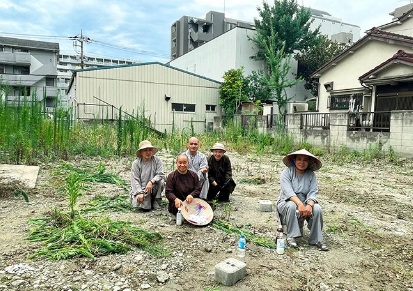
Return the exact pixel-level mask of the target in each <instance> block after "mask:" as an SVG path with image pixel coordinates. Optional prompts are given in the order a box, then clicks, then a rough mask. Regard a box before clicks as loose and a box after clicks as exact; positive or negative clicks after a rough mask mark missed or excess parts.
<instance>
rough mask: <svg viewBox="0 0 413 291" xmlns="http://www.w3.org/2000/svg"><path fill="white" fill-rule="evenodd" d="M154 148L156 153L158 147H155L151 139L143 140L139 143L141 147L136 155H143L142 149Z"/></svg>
mask: <svg viewBox="0 0 413 291" xmlns="http://www.w3.org/2000/svg"><path fill="white" fill-rule="evenodd" d="M144 149H153V154H156V152H157V151H158V149H157V148H156V147H154V146H153V145H152V144H151V142H150V141H149V140H143V141H141V142H140V143H139V149H138V150H137V151H136V156H138V157H141V156H142V155H141V150H144Z"/></svg>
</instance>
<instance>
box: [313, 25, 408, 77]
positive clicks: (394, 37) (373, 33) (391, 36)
mask: <svg viewBox="0 0 413 291" xmlns="http://www.w3.org/2000/svg"><path fill="white" fill-rule="evenodd" d="M372 39H374V40H378V41H385V42H392V43H396V44H400V45H402V46H403V45H404V46H406V47H412V46H413V37H410V36H406V35H402V34H396V33H391V32H387V31H384V30H381V29H379V28H376V27H373V28H372V29H370V30H369V31H368V32H367V34H366V35H365V36H364V37H363V38H361V39H360V40H359V41H357V42H355V43H354V44H353V45H352V46H350V47H348V48H347V49H345V50H344V51H343V52H342V53H341V54H339V55H337V56H336V57H334V58H333V59H331V60H330V61H329V62H327V63H325V64H324V65H323V66H321V67H320V68H318V69H317V70H316V71H315V72H314V73H313V74H312V77H313V78H317V77H319V75H320V74H321V73H323V72H325V71H326V70H328V69H329V68H330V67H331V66H332V65H335V64H337V63H338V62H339V61H341V60H342V59H344V58H345V57H346V56H348V55H349V54H351V53H354V51H356V50H357V49H358V48H360V47H361V46H363V45H364V44H365V43H366V42H367V41H369V40H372Z"/></svg>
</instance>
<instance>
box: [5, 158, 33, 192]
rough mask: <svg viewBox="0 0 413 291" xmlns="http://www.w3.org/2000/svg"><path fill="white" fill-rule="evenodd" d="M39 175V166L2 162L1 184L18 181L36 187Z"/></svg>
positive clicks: (31, 187) (29, 186)
mask: <svg viewBox="0 0 413 291" xmlns="http://www.w3.org/2000/svg"><path fill="white" fill-rule="evenodd" d="M38 175H39V167H38V166H25V165H7V164H0V183H1V184H5V183H8V182H13V181H18V182H20V183H22V184H23V185H25V186H26V187H27V188H30V189H33V188H35V187H36V181H37V176H38Z"/></svg>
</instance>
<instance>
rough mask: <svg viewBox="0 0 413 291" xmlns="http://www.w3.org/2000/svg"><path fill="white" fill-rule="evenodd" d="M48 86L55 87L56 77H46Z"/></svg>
mask: <svg viewBox="0 0 413 291" xmlns="http://www.w3.org/2000/svg"><path fill="white" fill-rule="evenodd" d="M46 86H47V87H54V78H46Z"/></svg>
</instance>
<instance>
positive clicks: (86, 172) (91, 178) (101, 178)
mask: <svg viewBox="0 0 413 291" xmlns="http://www.w3.org/2000/svg"><path fill="white" fill-rule="evenodd" d="M61 168H62V169H63V170H67V171H70V172H75V173H77V175H78V176H79V179H80V180H81V181H82V182H92V183H108V184H115V185H126V182H125V180H123V179H121V178H120V177H119V175H116V174H113V173H106V172H105V171H106V168H105V166H104V165H103V164H102V163H99V164H98V165H97V166H96V167H92V169H87V168H86V167H85V168H78V167H75V166H73V165H71V164H68V163H64V164H62V166H61Z"/></svg>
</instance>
